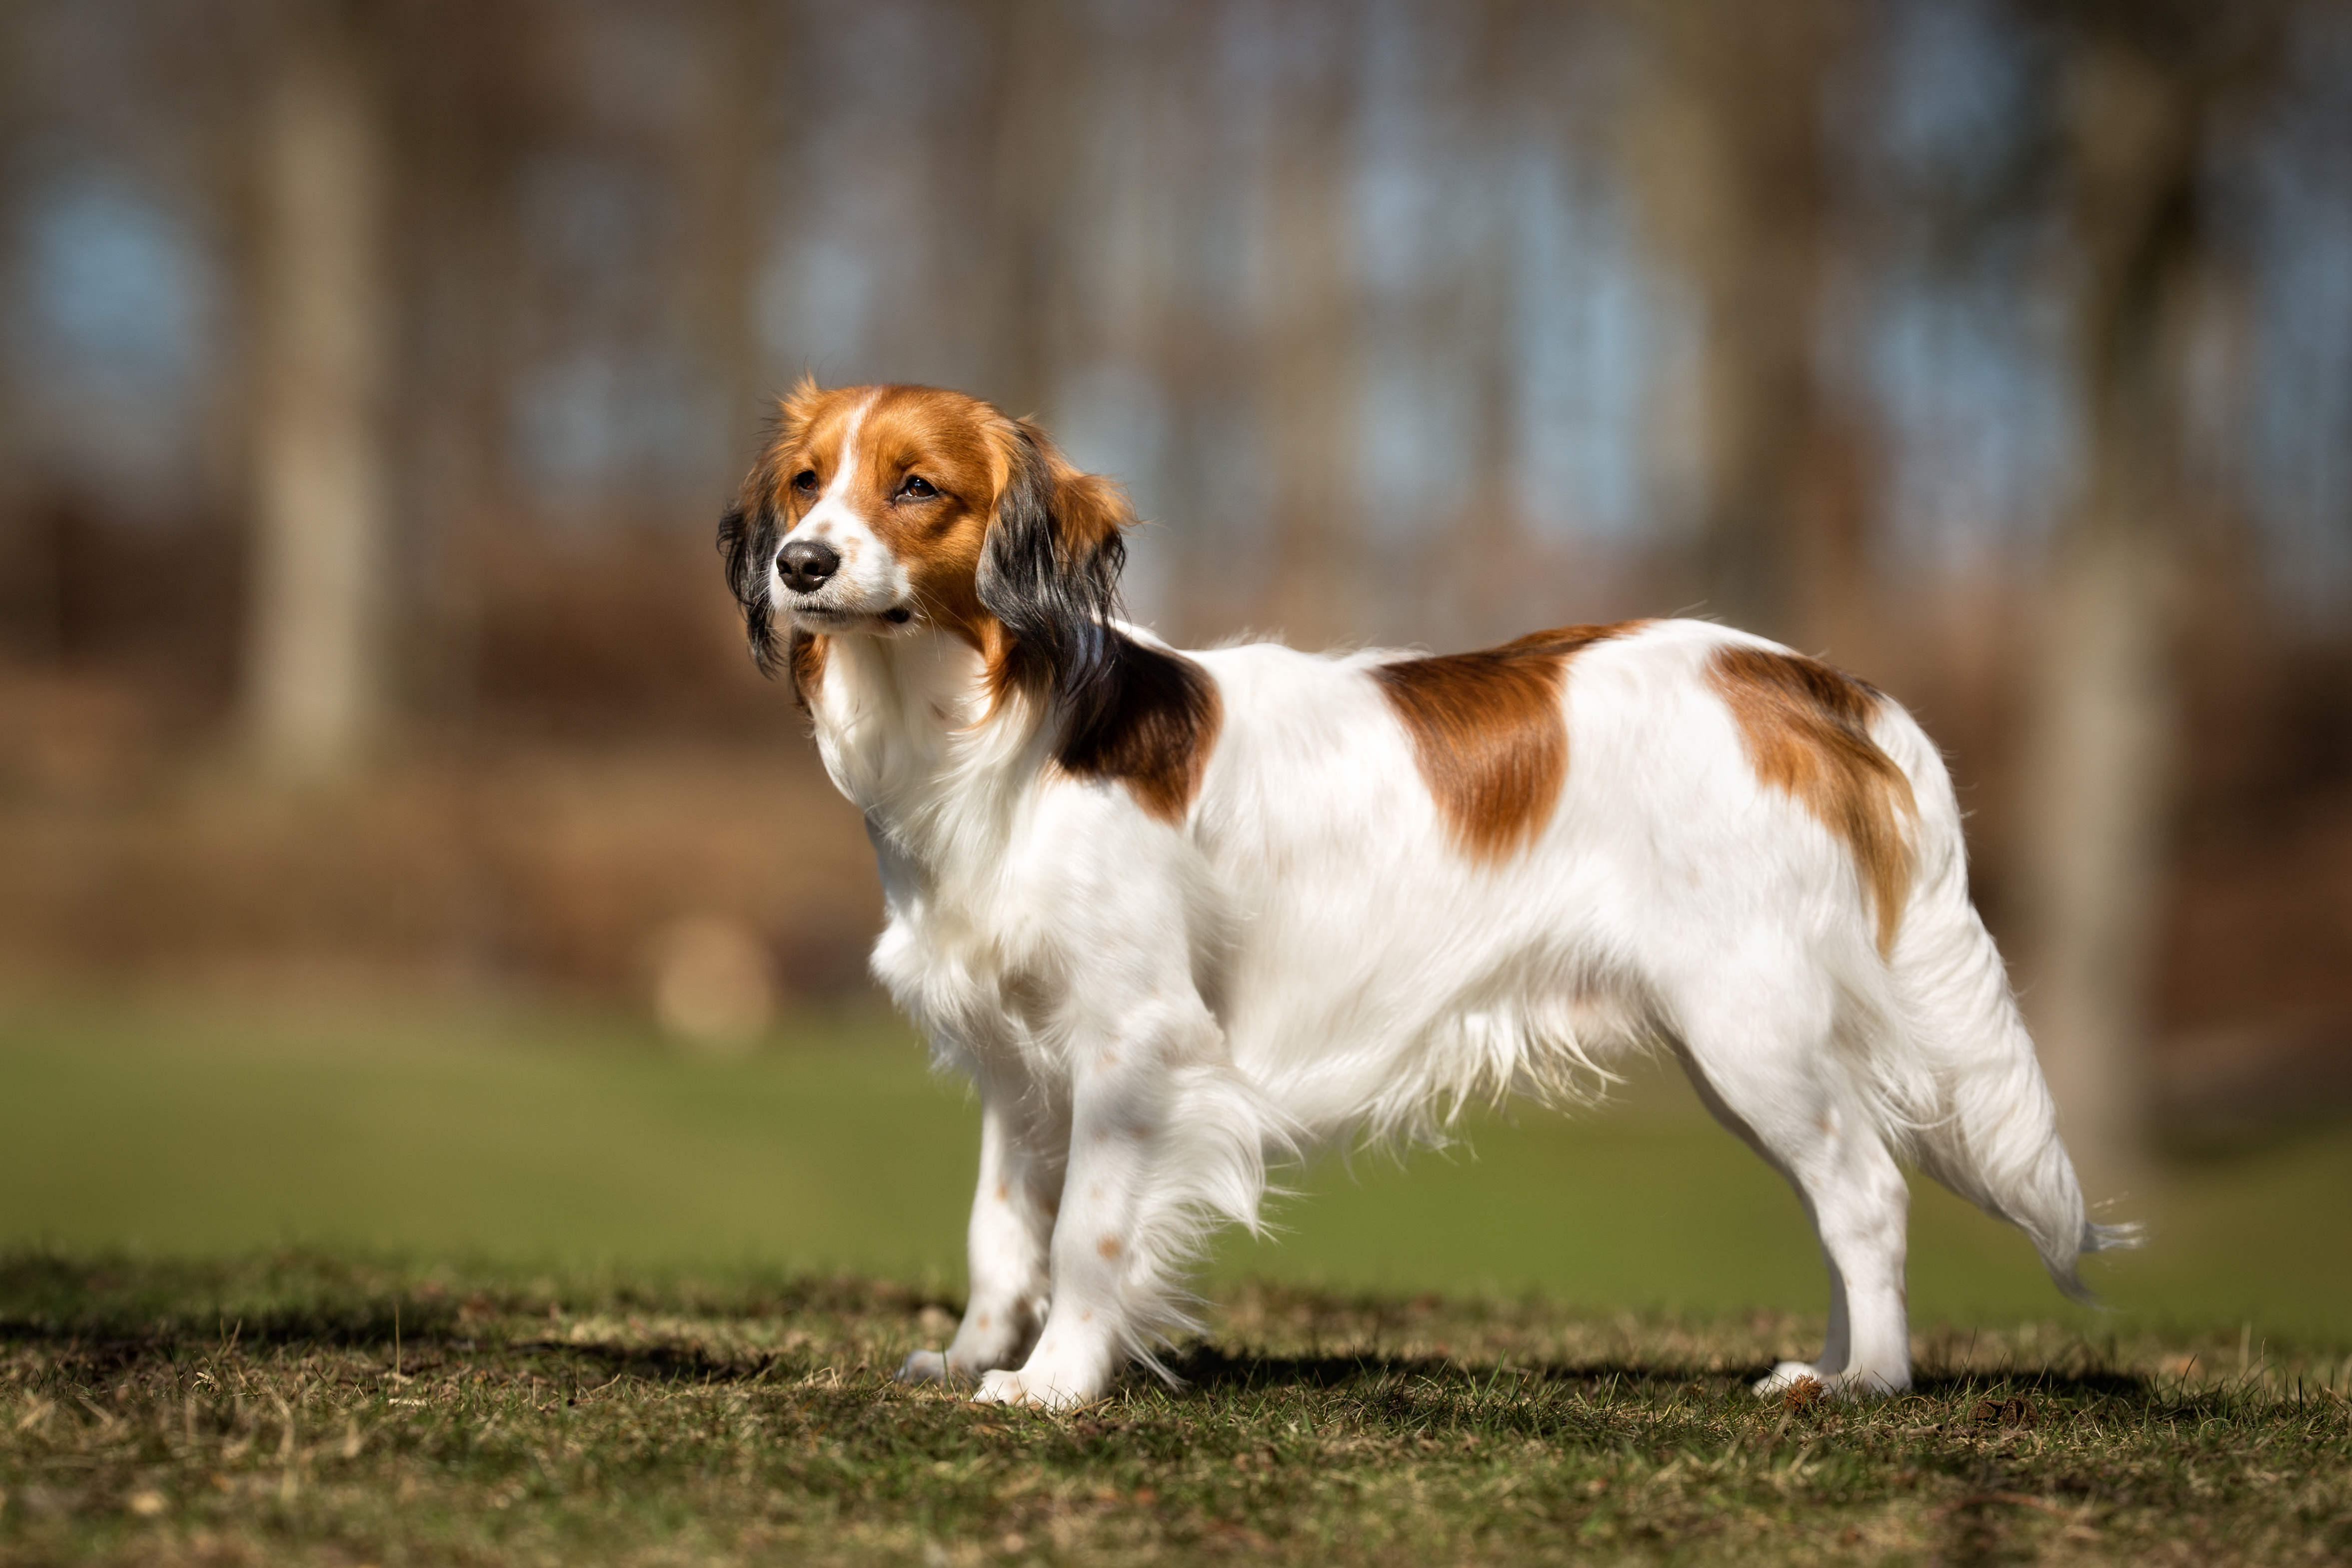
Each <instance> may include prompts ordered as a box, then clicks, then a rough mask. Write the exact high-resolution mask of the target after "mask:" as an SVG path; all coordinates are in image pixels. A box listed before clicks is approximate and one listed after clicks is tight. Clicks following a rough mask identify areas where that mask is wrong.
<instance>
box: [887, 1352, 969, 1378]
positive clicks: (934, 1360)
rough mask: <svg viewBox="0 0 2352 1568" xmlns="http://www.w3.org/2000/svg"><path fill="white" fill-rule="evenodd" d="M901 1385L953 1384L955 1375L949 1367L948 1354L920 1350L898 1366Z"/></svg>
mask: <svg viewBox="0 0 2352 1568" xmlns="http://www.w3.org/2000/svg"><path fill="white" fill-rule="evenodd" d="M898 1381H899V1382H901V1383H952V1382H954V1381H955V1375H954V1372H953V1371H952V1369H950V1367H949V1365H948V1358H947V1353H946V1352H945V1351H938V1350H919V1351H917V1352H916V1353H915V1354H912V1355H910V1356H908V1358H907V1359H906V1360H904V1361H902V1362H900V1363H899V1364H898Z"/></svg>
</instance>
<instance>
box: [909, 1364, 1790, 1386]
mask: <svg viewBox="0 0 2352 1568" xmlns="http://www.w3.org/2000/svg"><path fill="white" fill-rule="evenodd" d="M905 1375H906V1374H905V1373H903V1372H902V1373H900V1374H899V1376H901V1377H904V1376H905ZM1799 1378H1806V1379H1810V1380H1811V1381H1812V1382H1814V1383H1818V1384H1820V1385H1822V1388H1824V1389H1828V1388H1831V1387H1833V1386H1835V1385H1836V1383H1837V1379H1836V1377H1834V1376H1823V1375H1822V1369H1821V1368H1820V1367H1818V1366H1815V1365H1814V1364H1812V1363H1811V1362H1810V1361H1784V1362H1782V1363H1780V1365H1778V1366H1776V1367H1774V1368H1773V1369H1772V1370H1771V1372H1770V1373H1769V1375H1766V1376H1763V1377H1759V1378H1758V1379H1757V1380H1756V1392H1757V1393H1759V1394H1785V1393H1787V1392H1788V1391H1789V1388H1790V1385H1793V1384H1794V1383H1795V1382H1796V1381H1797V1380H1798V1379H1799Z"/></svg>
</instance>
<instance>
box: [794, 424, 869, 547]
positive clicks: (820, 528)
mask: <svg viewBox="0 0 2352 1568" xmlns="http://www.w3.org/2000/svg"><path fill="white" fill-rule="evenodd" d="M880 395H881V393H880V392H867V393H866V396H865V397H864V398H862V399H861V400H859V402H858V404H857V406H856V408H853V409H851V410H850V411H849V420H848V423H846V424H845V426H844V427H843V429H842V432H841V459H840V465H839V466H838V467H836V468H835V470H834V474H833V483H832V484H830V485H827V486H825V487H824V495H822V496H820V497H817V502H816V505H815V506H814V507H810V508H809V509H808V516H806V517H803V518H802V519H801V520H800V523H799V525H798V526H797V527H795V528H793V538H824V539H830V538H833V536H834V535H835V533H836V532H837V531H839V528H856V529H857V530H858V531H860V532H863V531H864V528H865V521H866V519H865V518H863V517H859V516H858V515H857V512H856V508H855V507H852V506H850V504H849V487H850V485H851V482H852V479H853V476H855V475H856V472H857V434H858V431H859V430H860V428H861V427H863V426H864V424H865V423H866V411H867V410H869V409H871V408H872V407H873V406H874V400H875V399H876V398H877V397H879V396H880ZM836 525H839V528H837V527H836Z"/></svg>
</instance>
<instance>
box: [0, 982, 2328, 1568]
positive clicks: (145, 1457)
mask: <svg viewBox="0 0 2352 1568" xmlns="http://www.w3.org/2000/svg"><path fill="white" fill-rule="evenodd" d="M0 1084H5V1089H0V1563H66V1562H81V1561H91V1560H112V1561H129V1562H141V1563H179V1562H190V1563H194V1562H265V1561H266V1562H300V1563H332V1564H342V1565H346V1568H348V1565H351V1564H358V1563H385V1564H389V1563H445V1562H462V1563H484V1564H506V1563H581V1562H613V1563H673V1562H722V1563H723V1562H759V1561H791V1562H802V1561H814V1562H868V1561H880V1562H907V1563H918V1562H919V1563H926V1564H932V1563H979V1562H1015V1561H1037V1562H1081V1561H1084V1562H1097V1561H1108V1562H1137V1563H1147V1562H1175V1561H1197V1560H1214V1559H1217V1558H1221V1557H1225V1556H1233V1557H1244V1556H1248V1557H1270V1558H1272V1559H1275V1560H1277V1561H1286V1562H1296V1563H1356V1562H1362V1563H1416V1564H1417V1563H1427V1562H1454V1561H1477V1562H1496V1561H1555V1560H1558V1561H1566V1560H1577V1561H1584V1560H1594V1559H1599V1560H1611V1561H1616V1560H1625V1561H1645V1562H1646V1561H1664V1560H1673V1561H1693V1562H1716V1561H1720V1562H1748V1561H1759V1560H1760V1561H1767V1562H1771V1561H1783V1562H1791V1563H1793V1562H1799V1561H1807V1562H1810V1561H1813V1560H1817V1559H1822V1558H1827V1559H1830V1560H1849V1561H1919V1562H1924V1561H1929V1560H1935V1561H1944V1562H1953V1563H1963V1562H2000V1561H2011V1560H2018V1561H2022V1560H2027V1559H2031V1558H2048V1559H2050V1560H2053V1561H2071V1560H2081V1561H2097V1562H2108V1561H2120V1560H2124V1559H2126V1558H2128V1559H2134V1560H2141V1561H2147V1562H2176V1561H2177V1562H2181V1563H2192V1562H2194V1563H2205V1562H2272V1561H2343V1560H2345V1559H2346V1558H2347V1556H2352V1426H2347V1404H2346V1400H2345V1396H2346V1394H2347V1392H2352V1322H2347V1310H2348V1309H2347V1303H2352V1220H2347V1204H2346V1203H2345V1201H2344V1198H2345V1195H2346V1194H2347V1192H2352V1134H2347V1130H2342V1129H2339V1130H2336V1131H2335V1132H2332V1133H2331V1132H2328V1131H2326V1130H2321V1131H2316V1132H2311V1133H2306V1134H2303V1135H2301V1136H2299V1137H2298V1138H2296V1139H2294V1140H2291V1141H2285V1142H2281V1143H2278V1144H2276V1145H2273V1146H2269V1147H2263V1148H2252V1149H2247V1150H2242V1151H2240V1152H2239V1153H2237V1154H2236V1155H2231V1156H2230V1157H2227V1158H2221V1157H2215V1158H2209V1159H2207V1160H2205V1161H2203V1162H2201V1163H2200V1164H2197V1165H2195V1166H2179V1167H2177V1168H2175V1169H2173V1170H2171V1171H2169V1172H2168V1173H2167V1175H2166V1176H2165V1179H2164V1181H2163V1183H2162V1185H2161V1186H2160V1188H2159V1189H2158V1190H2155V1191H2152V1192H2150V1193H2149V1194H2147V1195H2146V1196H2145V1198H2144V1200H2143V1201H2142V1202H2141V1203H2138V1204H2136V1205H2135V1206H2134V1209H2135V1212H2137V1213H2139V1214H2141V1215H2144V1216H2146V1217H2147V1218H2151V1219H2152V1220H2153V1221H2154V1222H2155V1224H2156V1227H2157V1230H2158V1245H2157V1246H2156V1247H2155V1248H2154V1249H2151V1250H2149V1251H2148V1252H2147V1253H2145V1254H2140V1255H2136V1256H2131V1257H2126V1258H2124V1259H2121V1260H2116V1262H2115V1263H2114V1264H2113V1265H2111V1266H2109V1267H2107V1268H2106V1269H2105V1272H2104V1274H2103V1276H2102V1281H2103V1283H2104V1284H2105V1286H2106V1287H2107V1288H2108V1289H2109V1290H2110V1291H2111V1293H2112V1294H2113V1296H2114V1297H2115V1298H2116V1301H2118V1302H2119V1303H2120V1304H2121V1310H2119V1311H2116V1312H2112V1313H2105V1314H2101V1313H2093V1312H2083V1311H2081V1310H2080V1309H2075V1308H2073V1307H2069V1306H2067V1305H2065V1304H2064V1303H2063V1302H2062V1301H2060V1299H2059V1298H2058V1297H2057V1296H2056V1294H2055V1293H2054V1292H2053V1291H2051V1290H2050V1288H2049V1286H2048V1284H2047V1282H2046V1281H2043V1280H2042V1278H2041V1277H2040V1274H2039V1272H2038V1270H2036V1268H2035V1267H2034V1265H2033V1262H2032V1257H2031V1254H2030V1251H2029V1249H2027V1248H2026V1247H2025V1246H2024V1244H2023V1243H2022V1241H2021V1239H2018V1238H2017V1237H2015V1236H2014V1235H2013V1234H2011V1233H2010V1232H2008V1231H2006V1230H2005V1229H2003V1228H2000V1227H1998V1226H1995V1225H1993V1224H1991V1223H1990V1221H1987V1220H1985V1219H1983V1218H1982V1217H1980V1216H1978V1215H1976V1214H1975V1213H1974V1212H1973V1211H1971V1210H1969V1209H1967V1208H1965V1207H1963V1206H1961V1205H1959V1204H1958V1203H1956V1202H1955V1201H1953V1200H1951V1199H1949V1198H1948V1197H1945V1196H1944V1195H1942V1194H1941V1193H1939V1192H1936V1191H1934V1190H1933V1189H1932V1188H1928V1187H1927V1186H1925V1185H1924V1184H1923V1186H1922V1190H1921V1192H1920V1194H1919V1197H1918V1199H1917V1202H1916V1211H1915V1218H1916V1225H1915V1239H1914V1245H1913V1250H1912V1259H1913V1291H1912V1300H1913V1306H1914V1317H1915V1327H1916V1330H1917V1331H1918V1339H1917V1347H1916V1348H1917V1354H1918V1356H1919V1362H1920V1366H1921V1369H1922V1373H1923V1377H1924V1381H1923V1385H1922V1388H1921V1391H1920V1393H1919V1394H1918V1395H1916V1396H1914V1397H1912V1398H1909V1399H1906V1400H1900V1401H1895V1402H1891V1403H1888V1404H1885V1405H1879V1406H1868V1407H1864V1408H1851V1407H1842V1406H1809V1407H1801V1408H1790V1407H1787V1406H1783V1405H1781V1404H1780V1403H1776V1402H1768V1401H1762V1400H1759V1399H1757V1398H1756V1397H1755V1396H1752V1395H1750V1394H1748V1392H1747V1385H1748V1379H1749V1378H1750V1377H1752V1376H1753V1375H1755V1374H1756V1373H1757V1372H1758V1371H1759V1370H1760V1369H1761V1368H1762V1367H1764V1366H1766V1365H1768V1364H1769V1363H1770V1362H1772V1361H1773V1360H1775V1359H1777V1358H1780V1357H1782V1356H1786V1355H1793V1354H1808V1353H1810V1352H1811V1349H1812V1348H1813V1347H1814V1345H1815V1344H1816V1343H1818V1337H1819V1333H1820V1322H1819V1307H1820V1297H1821V1292H1822V1283H1821V1280H1820V1276H1819V1273H1818V1264H1817V1262H1816V1261H1815V1258H1814V1254H1813V1249H1812V1246H1811V1240H1810V1238H1809V1237H1808V1236H1807V1234H1806V1232H1805V1229H1804V1225H1803V1221H1802V1218H1801V1216H1800V1214H1799V1213H1798V1210H1797V1207H1796V1204H1795V1202H1794V1200H1793V1199H1792V1198H1791V1197H1790V1196H1789V1195H1788V1194H1787V1193H1786V1192H1785V1191H1784V1190H1783V1189H1781V1187H1780V1186H1779V1184H1778V1182H1777V1180H1776V1179H1775V1178H1773V1177H1771V1176H1769V1174H1768V1173H1766V1172H1765V1171H1764V1170H1763V1169H1762V1167H1761V1166H1759V1165H1757V1164H1756V1162H1755V1161H1754V1160H1753V1158H1752V1157H1751V1156H1750V1155H1748V1154H1747V1152H1746V1151H1745V1150H1744V1149H1742V1148H1740V1147H1739V1146H1738V1145H1737V1144H1735V1143H1734V1142H1733V1141H1732V1140H1731V1139H1729V1138H1728V1137H1727V1136H1725V1135H1724V1134H1721V1133H1720V1132H1718V1131H1717V1130H1716V1129H1715V1128H1714V1127H1713V1126H1712V1125H1711V1124H1707V1123H1706V1119H1705V1118H1704V1116H1703V1115H1702V1114H1700V1113H1698V1112H1697V1111H1696V1109H1695V1107H1694V1106H1693V1105H1692V1104H1691V1103H1690V1101H1689V1098H1688V1095H1687V1093H1686V1092H1685V1091H1682V1090H1680V1089H1678V1088H1676V1087H1675V1085H1674V1084H1672V1083H1671V1082H1665V1081H1656V1082H1643V1083H1640V1084H1636V1085H1634V1086H1633V1088H1632V1089H1631V1091H1630V1092H1628V1094H1627V1096H1626V1103H1625V1104H1624V1105H1623V1106H1622V1108H1621V1109H1618V1110H1614V1111H1611V1112H1604V1113H1595V1114H1592V1115H1588V1116H1586V1117H1583V1118H1580V1119H1578V1120H1575V1121H1570V1120H1566V1119H1563V1118H1559V1117H1557V1116H1552V1115H1549V1114H1545V1113H1538V1112H1533V1111H1526V1112H1522V1113H1518V1114H1517V1115H1516V1117H1514V1118H1508V1119H1496V1118H1491V1117H1490V1118H1484V1119H1474V1123H1473V1125H1472V1126H1471V1128H1470V1134H1471V1136H1470V1145H1471V1147H1472V1148H1473V1149H1475V1155H1472V1154H1469V1153H1466V1152H1464V1151H1461V1150H1457V1151H1454V1152H1453V1153H1451V1154H1448V1155H1421V1156H1417V1157H1416V1158H1414V1159H1413V1160H1412V1161H1411V1162H1410V1165H1409V1168H1406V1169H1399V1168H1396V1167H1395V1166H1393V1165H1392V1164H1391V1163H1390V1162H1387V1161H1385V1160H1379V1159H1366V1160H1360V1161H1359V1162H1357V1168H1356V1170H1355V1172H1354V1173H1353V1174H1352V1175H1351V1174H1349V1172H1347V1171H1345V1170H1344V1169H1341V1168H1339V1167H1338V1166H1329V1167H1325V1168H1322V1169H1319V1170H1318V1171H1315V1172H1312V1173H1309V1174H1308V1175H1307V1177H1306V1179H1305V1180H1304V1182H1303V1183H1302V1185H1303V1186H1304V1187H1305V1188H1306V1189H1307V1196H1306V1197H1302V1198H1301V1199H1299V1200H1297V1201H1293V1202H1289V1203H1286V1205H1284V1206H1283V1207H1281V1208H1280V1210H1279V1211H1278V1212H1279V1216H1280V1218H1282V1220H1283V1221H1284V1222H1285V1223H1286V1226H1287V1227H1288V1229H1287V1230H1286V1233H1285V1234H1283V1235H1282V1236H1281V1237H1279V1238H1278V1239H1276V1240H1275V1241H1272V1242H1252V1241H1250V1240H1248V1239H1246V1238H1237V1239H1234V1240H1233V1241H1232V1242H1231V1243H1230V1244H1229V1245H1227V1246H1226V1247H1225V1248H1224V1249H1223V1250H1222V1251H1221V1253H1220V1254H1219V1256H1218V1257H1217V1259H1216V1260H1214V1264H1213V1269H1212V1270H1211V1281H1210V1289H1211V1293H1212V1295H1213V1299H1214V1301H1215V1302H1216V1303H1217V1304H1216V1305H1215V1307H1214V1308H1213V1311H1212V1314H1211V1329H1210V1333H1209V1334H1208V1336H1207V1337H1206V1338H1205V1339H1204V1340H1202V1341H1201V1342H1199V1343H1193V1344H1191V1345H1188V1346H1186V1347H1184V1348H1183V1349H1182V1351H1181V1354H1180V1358H1179V1361H1178V1365H1179V1366H1180V1368H1181V1370H1182V1371H1183V1372H1184V1374H1185V1375H1186V1377H1187V1380H1188V1381H1187V1385H1186V1386H1185V1387H1184V1388H1182V1389H1181V1390H1176V1391H1170V1390H1167V1389H1163V1388H1161V1387H1160V1386H1159V1385H1156V1384H1153V1383H1151V1382H1150V1381H1148V1380H1145V1379H1142V1378H1140V1377H1138V1378H1134V1379H1131V1380H1130V1381H1129V1382H1128V1383H1127V1384H1126V1385H1123V1386H1122V1387H1121V1389H1120V1391H1119V1392H1118V1395H1117V1396H1115V1397H1114V1398H1113V1399H1112V1400H1110V1401H1109V1402H1108V1403H1107V1404H1106V1405H1104V1406H1099V1407H1097V1408H1096V1409H1094V1410H1090V1411H1087V1412H1083V1413H1081V1414H1080V1415H1078V1416H1070V1417H1056V1416H1038V1415H1034V1414H1027V1413H1020V1412H1010V1413H1008V1412H1003V1411H982V1410H976V1409H973V1408H971V1407H968V1406H963V1405H961V1404H960V1403H959V1402H957V1401H955V1400H952V1399H950V1398H946V1397H942V1396H939V1395H937V1394H935V1393H930V1392H925V1391H919V1390H907V1389H900V1388H898V1387H897V1386H896V1385H892V1384H890V1383H888V1382H887V1379H886V1378H885V1376H884V1373H885V1372H886V1371H887V1369H888V1368H889V1367H892V1366H894V1365H896V1364H897V1362H898V1359H899V1358H900V1357H901V1356H902V1355H903V1354H905V1353H906V1351H907V1350H908V1349H909V1348H911V1347H913V1346H915V1345H917V1344H919V1343H940V1341H941V1340H942V1338H943V1337H944V1335H945V1333H946V1332H947V1331H948V1328H949V1326H950V1322H951V1316H950V1313H951V1311H952V1308H953V1306H954V1304H955V1300H956V1295H957V1292H958V1291H959V1290H960V1281H961V1260H960V1257H959V1251H960V1247H961V1227H962V1214H963V1206H964V1199H965V1191H964V1189H965V1184H966V1183H967V1181H968V1180H969V1172H970V1167H971V1160H972V1157H973V1151H974V1145H975V1143H976V1134H975V1128H974V1121H975V1117H974V1115H973V1113H972V1112H971V1107H970V1106H969V1104H968V1103H966V1101H965V1099H964V1097H963V1096H962V1094H961V1092H960V1091H959V1090H957V1089H956V1088H955V1087H954V1086H952V1085H949V1084H942V1083H940V1082H936V1081H933V1080H931V1079H930V1078H929V1077H928V1076H927V1075H926V1074H925V1073H924V1071H923V1070H922V1066H921V1057H920V1053H919V1050H918V1048H917V1047H916V1046H915V1045H914V1044H913V1042H912V1041H911V1040H909V1039H908V1037H907V1035H906V1034H905V1032H904V1031H903V1030H901V1029H900V1028H898V1026H897V1025H895V1024H893V1023H891V1022H889V1021H887V1019H881V1018H878V1017H876V1016H871V1015H845V1016H843V1017H840V1018H836V1019H830V1020H814V1021H809V1022H806V1023H804V1025H803V1027H802V1028H800V1029H798V1030H796V1031H795V1032H794V1033H793V1036H792V1037H791V1038H789V1039H787V1040H779V1041H776V1042H774V1043H773V1044H772V1047H771V1048H770V1049H769V1050H767V1051H763V1052H762V1053H761V1054H759V1055H756V1056H753V1057H751V1058H750V1059H747V1060H743V1061H709V1060H701V1059H695V1058H692V1057H685V1056H680V1055H678V1054H677V1053H675V1052H673V1051H668V1050H667V1049H665V1048H664V1047H663V1046H662V1045H661V1044H660V1043H659V1042H658V1041H656V1040H653V1039H651V1038H649V1037H648V1036H646V1034H644V1033H643V1032H642V1031H641V1030H638V1029H636V1028H635V1026H633V1025H630V1024H627V1023H625V1022H620V1021H615V1020H613V1019H603V1018H596V1017H579V1016H570V1015H563V1014H557V1013H551V1012H530V1013H515V1012H506V1013H501V1012H497V1011H489V1010H475V1011H470V1012H447V1011H436V1010H431V1009H411V1010H407V1011H394V1012H392V1013H389V1014H384V1013H382V1012H381V1009H378V1010H376V1011H373V1012H371V1011H369V1010H364V1009H356V1008H353V1009H333V1008H328V1007H325V1006H320V1007H316V1008H313V1009H310V1010H307V1011H286V1010H279V1011H276V1012H273V1013H269V1014H267V1015H260V1014H255V1013H252V1012H249V1011H246V1012H239V1011H235V1010H226V1009H220V1008H218V1007H210V1006H199V1005H195V1004H192V1003H187V1002H177V1003H171V1004H165V1003H159V1002H150V1003H143V1004H132V1003H118V1004H110V1005H103V1006H101V1005H96V1004H92V1003H89V1002H87V1001H81V1002H71V1003H64V1002H53V1003H51V1004H48V1005H35V1004H33V1003H29V1002H23V1001H20V1002H19V1003H17V1004H16V1005H15V1006H14V1007H12V1008H9V1009H0Z"/></svg>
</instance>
